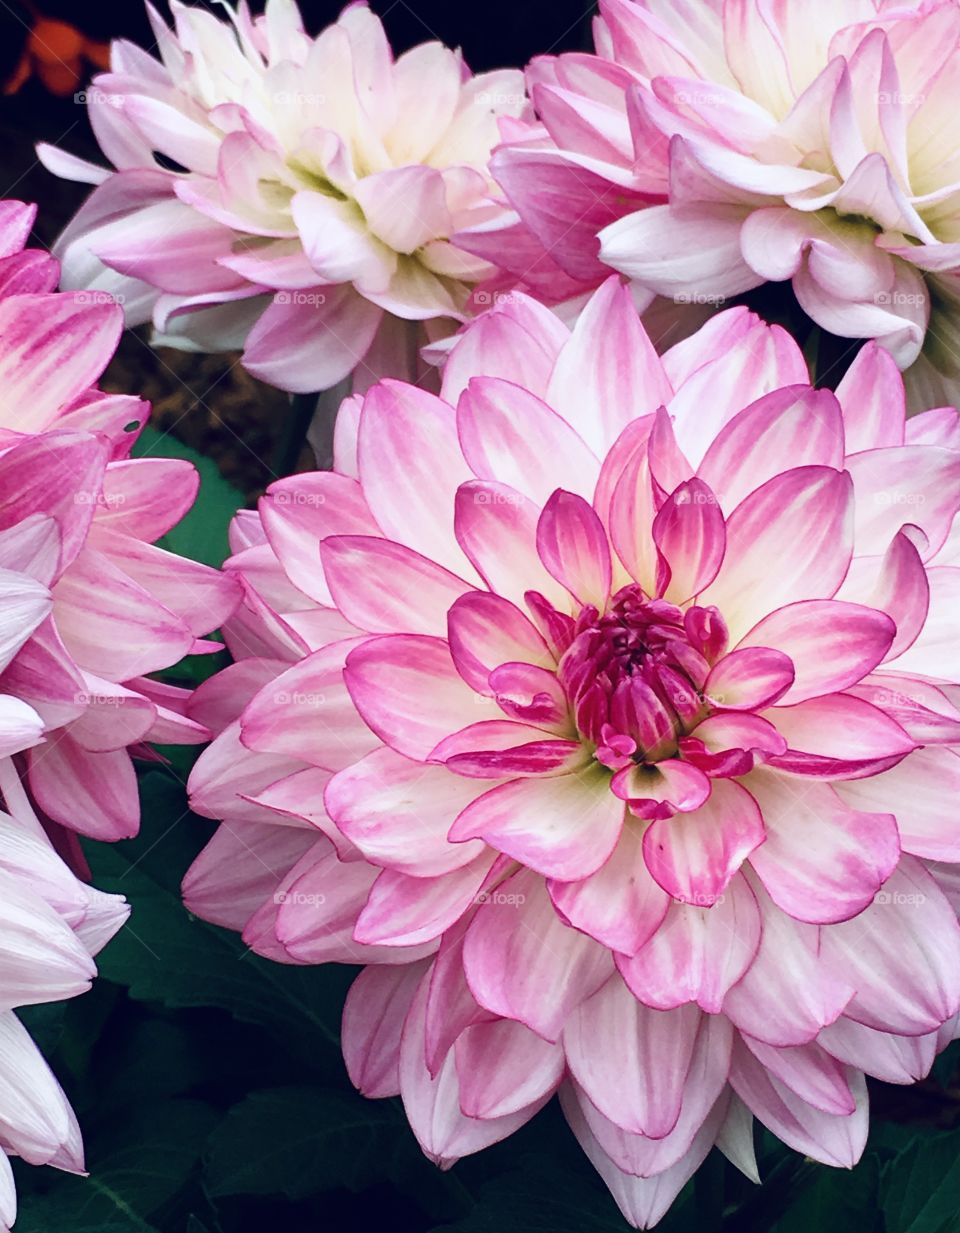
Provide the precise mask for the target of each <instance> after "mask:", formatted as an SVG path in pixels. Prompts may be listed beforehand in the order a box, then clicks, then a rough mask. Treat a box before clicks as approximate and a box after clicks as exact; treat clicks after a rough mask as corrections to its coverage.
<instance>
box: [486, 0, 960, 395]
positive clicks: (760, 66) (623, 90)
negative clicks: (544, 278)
mask: <svg viewBox="0 0 960 1233" xmlns="http://www.w3.org/2000/svg"><path fill="white" fill-rule="evenodd" d="M600 10H601V16H600V17H599V18H598V19H597V21H596V26H595V37H596V48H597V55H596V56H585V55H579V54H574V55H564V56H560V57H543V58H540V59H537V60H535V61H534V62H533V64H532V65H531V66H530V69H529V70H528V81H529V84H530V87H531V93H532V95H533V99H534V102H535V104H536V107H537V110H538V114H539V115H540V118H541V121H542V125H543V126H544V127H543V131H541V132H538V131H537V130H533V131H532V132H531V133H529V134H528V135H527V136H526V137H525V139H524V140H523V141H521V142H519V143H517V144H516V145H515V146H513V147H512V148H510V147H508V148H507V149H505V150H504V151H502V152H501V153H500V154H498V155H497V157H496V159H495V162H494V167H495V170H496V174H497V176H498V178H499V179H500V181H501V183H502V184H503V186H504V188H505V190H506V192H507V194H508V196H509V197H510V199H511V201H512V202H513V204H514V205H515V206H517V208H518V209H519V210H520V214H521V217H522V218H524V219H525V220H526V221H527V222H528V223H529V225H530V226H531V227H532V228H533V230H534V231H535V232H536V234H537V235H538V236H539V237H540V239H541V240H542V241H543V242H544V243H545V244H546V245H547V246H548V248H549V250H550V251H551V253H552V254H553V256H554V257H555V258H556V260H557V261H558V262H560V263H561V265H562V266H563V267H564V268H565V270H566V271H567V272H568V273H569V274H571V275H573V276H577V277H579V278H581V279H582V278H584V277H589V276H590V274H591V273H592V272H593V271H594V270H595V269H596V267H597V266H598V264H599V263H598V260H597V241H596V238H595V237H596V236H597V234H598V233H599V242H600V243H599V257H600V259H601V260H602V262H604V263H606V264H607V265H609V266H613V267H614V268H615V269H617V270H620V271H622V272H624V273H626V274H629V275H630V276H631V277H632V278H634V279H636V280H638V282H639V283H640V284H641V285H643V286H644V287H645V288H646V289H647V290H648V291H655V292H658V293H659V294H661V295H665V296H668V297H669V296H672V297H676V298H678V299H679V300H681V301H683V302H687V301H690V300H693V301H694V302H703V301H708V302H709V301H713V300H716V299H717V298H721V297H729V296H732V295H737V294H739V293H741V292H744V291H746V290H748V289H750V288H753V287H756V286H759V285H760V284H761V283H764V282H767V281H775V282H780V281H785V280H790V281H791V282H792V285H793V290H794V292H795V293H796V296H797V299H798V300H799V303H800V305H801V307H802V308H803V310H804V311H805V312H806V313H807V314H808V315H809V316H810V317H812V318H813V319H814V320H815V321H816V322H818V323H819V324H820V325H821V326H822V327H823V328H824V329H826V330H828V331H830V332H832V333H834V334H839V335H841V336H843V337H847V338H875V339H877V340H878V341H879V342H880V343H881V345H883V346H884V347H886V348H887V350H889V351H890V353H891V354H892V355H893V356H894V358H895V359H896V361H897V364H898V366H899V367H900V368H901V369H908V370H909V376H908V378H907V381H908V387H909V390H910V394H911V402H912V404H914V405H915V406H916V408H917V409H921V408H923V407H928V406H931V405H935V404H936V403H937V402H942V401H956V399H957V397H958V391H960V358H958V356H960V156H958V154H957V149H958V144H960V140H958V129H957V125H956V92H957V81H958V74H960V4H958V3H957V2H956V0H906V3H901V2H900V0H838V2H836V3H823V4H820V3H818V4H796V3H788V2H787V0H783V2H782V3H775V4H767V3H764V0H725V2H721V0H703V2H702V3H701V2H697V3H687V2H684V3H677V2H676V0H601V4H600ZM658 202H659V203H660V204H657V203H658ZM571 215H573V217H570V216H571Z"/></svg>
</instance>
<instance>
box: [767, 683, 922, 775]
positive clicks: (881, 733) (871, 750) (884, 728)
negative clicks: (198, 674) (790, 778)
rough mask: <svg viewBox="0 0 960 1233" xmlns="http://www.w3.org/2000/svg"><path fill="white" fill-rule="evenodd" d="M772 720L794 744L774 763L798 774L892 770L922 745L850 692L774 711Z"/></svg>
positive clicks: (843, 773) (771, 713) (870, 772)
mask: <svg viewBox="0 0 960 1233" xmlns="http://www.w3.org/2000/svg"><path fill="white" fill-rule="evenodd" d="M766 718H767V719H769V720H770V722H771V723H772V724H774V725H775V727H776V729H777V731H778V732H779V733H780V735H781V736H782V737H783V738H784V739H785V740H786V742H787V746H788V749H787V752H786V753H785V754H778V755H774V756H773V757H772V758H771V759H770V761H771V764H772V765H773V766H776V767H777V768H778V769H780V770H784V771H788V772H790V773H791V774H794V775H813V776H816V777H818V778H821V779H822V778H828V779H856V778H859V777H860V776H862V775H870V774H876V772H877V771H881V770H886V768H887V766H892V765H893V764H894V762H899V761H900V759H901V758H902V757H904V755H905V754H908V753H910V752H911V751H912V750H914V749H916V747H917V743H916V742H915V741H914V740H913V739H912V738H911V737H909V736H908V735H907V734H906V732H904V730H903V729H902V728H901V727H900V725H899V724H897V723H895V722H894V721H893V720H892V719H890V718H889V717H888V716H887V715H885V714H884V713H883V711H881V710H880V709H879V707H876V706H871V705H870V703H869V702H863V701H862V700H861V699H860V698H854V697H852V696H851V695H850V694H828V695H827V696H825V697H823V698H810V699H808V700H807V701H806V702H798V703H797V704H796V705H794V706H778V707H774V708H773V709H772V710H770V711H768V712H767V715H766Z"/></svg>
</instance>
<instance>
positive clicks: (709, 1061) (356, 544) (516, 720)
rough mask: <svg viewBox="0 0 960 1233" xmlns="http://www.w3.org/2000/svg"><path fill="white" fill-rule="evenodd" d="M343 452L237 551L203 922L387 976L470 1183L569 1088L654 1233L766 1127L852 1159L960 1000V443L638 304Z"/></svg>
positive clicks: (802, 1145)
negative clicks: (705, 1165)
mask: <svg viewBox="0 0 960 1233" xmlns="http://www.w3.org/2000/svg"><path fill="white" fill-rule="evenodd" d="M335 444H336V459H335V470H334V472H333V473H316V474H310V475H297V476H293V477H291V478H289V479H285V480H281V481H279V482H278V483H276V484H274V485H273V486H272V487H271V488H270V490H269V491H268V494H267V495H266V497H264V498H263V500H262V501H261V504H260V508H259V512H258V514H254V513H252V512H250V513H244V514H243V515H241V516H239V517H238V519H237V521H236V523H235V525H234V531H233V547H234V552H235V555H234V557H233V558H232V560H231V561H230V562H229V563H228V566H227V568H228V570H229V571H230V572H231V573H233V574H235V575H238V576H239V577H240V578H241V579H242V581H243V585H244V589H245V594H246V599H245V603H244V604H243V606H242V607H241V608H240V610H239V611H238V614H237V616H236V618H235V619H234V620H233V621H231V622H230V623H229V624H228V627H227V639H228V643H229V646H230V649H231V650H232V652H233V654H234V657H235V659H236V660H237V662H236V663H235V664H234V665H233V666H231V667H229V668H227V669H226V670H225V671H224V672H223V673H221V674H220V675H219V676H218V677H215V678H213V679H212V680H210V681H208V682H207V683H205V684H204V685H203V686H201V687H200V689H199V690H198V691H197V692H196V694H195V696H194V700H193V703H192V704H191V708H190V712H189V713H190V714H191V715H192V716H193V717H194V718H195V719H197V720H199V721H200V722H202V723H204V724H206V725H208V726H209V727H211V728H214V729H216V730H218V731H219V732H220V735H219V736H218V737H217V738H216V740H215V741H214V742H213V744H212V745H211V746H210V748H209V749H208V750H207V751H205V752H204V754H203V755H202V756H201V758H200V760H199V761H198V763H197V765H196V768H195V770H194V772H193V776H192V780H191V785H190V786H191V791H192V799H193V805H194V808H195V809H198V810H199V811H200V812H201V813H203V814H206V815H208V816H210V817H215V818H222V819H224V824H223V825H222V826H221V827H220V829H219V831H218V832H217V834H216V835H215V837H214V838H213V840H212V841H211V843H210V844H209V846H208V847H207V849H206V850H205V852H204V853H203V854H202V855H201V856H200V857H199V859H198V860H197V862H196V863H195V865H194V866H193V868H192V869H191V870H190V872H189V873H188V875H187V878H186V881H185V884H184V891H185V897H186V901H187V904H188V905H189V906H190V908H191V910H193V911H194V912H197V913H198V914H199V915H201V916H203V917H205V918H207V919H210V920H213V921H216V922H218V923H220V924H222V925H226V926H228V927H232V928H235V929H241V930H243V934H244V938H245V939H246V941H247V942H248V944H249V945H250V946H252V947H253V948H254V949H255V950H257V951H259V952H260V953H261V954H264V955H268V956H271V957H273V958H276V959H279V960H282V961H285V962H294V963H321V962H325V961H336V962H346V963H361V964H367V965H369V966H368V967H367V968H366V969H365V971H364V972H363V973H362V974H361V975H360V977H359V978H358V980H357V982H356V984H355V986H354V988H353V989H352V991H351V993H350V996H349V998H348V1001H347V1005H346V1011H345V1020H344V1032H343V1040H344V1050H345V1054H346V1060H347V1065H348V1068H349V1070H350V1073H351V1076H352V1077H353V1079H354V1081H355V1083H356V1084H357V1086H358V1087H359V1088H360V1089H361V1090H362V1091H364V1092H365V1093H367V1094H368V1095H371V1096H383V1095H388V1094H391V1093H396V1092H398V1091H399V1092H400V1094H401V1095H402V1097H403V1100H404V1104H405V1106H406V1110H407V1113H408V1116H409V1118H410V1122H411V1124H412V1126H413V1129H414V1132H415V1133H416V1135H417V1137H418V1139H419V1140H420V1142H421V1144H422V1146H423V1148H424V1150H425V1151H426V1152H427V1154H428V1155H429V1156H430V1157H431V1158H432V1159H434V1160H436V1161H437V1162H438V1163H440V1164H441V1165H443V1166H447V1165H449V1164H450V1163H452V1162H453V1161H454V1160H456V1159H457V1158H458V1157H460V1156H463V1155H466V1154H469V1153H471V1152H474V1151H477V1150H478V1149H480V1148H482V1147H484V1146H485V1145H487V1144H489V1143H492V1142H494V1141H496V1140H498V1139H501V1138H503V1137H504V1136H506V1135H508V1134H510V1133H511V1132H512V1131H513V1130H514V1129H515V1128H516V1127H517V1126H519V1125H521V1124H522V1123H523V1122H525V1121H526V1120H527V1119H528V1118H530V1117H531V1116H533V1114H534V1113H535V1112H536V1111H537V1110H538V1109H539V1108H540V1107H541V1106H542V1105H543V1104H544V1103H545V1101H547V1100H548V1099H549V1098H550V1096H551V1095H552V1094H553V1093H554V1092H555V1091H557V1090H558V1089H559V1091H560V1093H561V1100H562V1102H563V1105H564V1108H565V1110H566V1113H567V1117H568V1119H569V1121H570V1123H571V1126H572V1127H573V1130H574V1132H575V1134H576V1135H577V1136H578V1138H579V1139H580V1141H581V1143H582V1144H583V1147H584V1149H585V1151H586V1152H587V1154H588V1156H589V1157H590V1159H591V1160H592V1161H593V1162H594V1164H595V1165H596V1166H597V1168H598V1169H599V1171H600V1172H601V1174H602V1175H603V1177H604V1179H605V1180H606V1182H607V1183H608V1185H609V1186H610V1189H611V1190H612V1192H613V1194H614V1196H615V1197H616V1199H617V1202H618V1203H619V1204H620V1206H621V1208H622V1209H623V1212H624V1214H625V1215H626V1217H627V1219H629V1220H630V1221H631V1222H633V1223H634V1224H636V1225H638V1226H645V1225H648V1224H651V1223H654V1222H655V1221H656V1220H657V1219H659V1217H660V1216H661V1215H662V1214H663V1212H664V1211H665V1210H666V1208H667V1207H668V1205H669V1203H670V1202H671V1200H672V1198H673V1196H674V1195H675V1194H676V1193H677V1191H678V1190H679V1189H680V1187H681V1186H682V1185H683V1183H684V1182H685V1181H686V1179H687V1178H689V1177H690V1175H691V1174H692V1173H693V1171H694V1170H695V1169H696V1168H697V1166H698V1164H699V1163H700V1161H701V1160H702V1159H703V1158H704V1156H705V1155H706V1153H707V1151H708V1150H709V1148H710V1147H711V1145H712V1144H714V1143H715V1142H716V1143H717V1144H718V1145H719V1146H720V1147H721V1148H722V1149H723V1150H724V1151H725V1152H726V1153H727V1154H728V1155H729V1156H730V1157H731V1159H732V1160H734V1161H735V1162H736V1163H737V1164H738V1165H739V1166H741V1167H742V1168H743V1169H744V1170H745V1171H746V1172H747V1173H748V1175H752V1176H755V1174H756V1165H755V1162H754V1161H753V1152H752V1139H751V1134H750V1126H751V1120H752V1118H751V1115H755V1116H757V1117H758V1118H760V1119H761V1120H762V1121H763V1123H764V1124H765V1125H766V1126H768V1127H769V1128H770V1129H771V1130H772V1131H773V1132H774V1133H775V1134H777V1135H779V1136H780V1137H781V1138H782V1139H783V1140H784V1142H786V1143H788V1144H789V1145H791V1146H792V1147H794V1148H796V1149H797V1150H799V1151H801V1152H803V1153H804V1154H806V1155H809V1156H812V1157H814V1158H815V1159H817V1160H821V1161H824V1162H826V1163H829V1164H834V1165H846V1166H850V1165H852V1164H853V1163H854V1162H855V1160H856V1159H857V1158H858V1156H859V1154H860V1152H861V1150H862V1148H863V1145H864V1141H865V1137H866V1132H867V1103H866V1088H865V1084H864V1072H866V1073H867V1074H871V1075H876V1076H878V1077H881V1078H883V1079H886V1080H888V1081H892V1082H899V1083H908V1082H911V1081H912V1080H913V1079H916V1078H918V1077H920V1076H922V1075H924V1074H925V1073H926V1072H927V1070H928V1069H929V1067H930V1064H931V1062H932V1060H933V1057H934V1054H935V1052H936V1050H937V1049H938V1047H940V1046H942V1045H943V1044H945V1043H946V1042H947V1041H948V1040H949V1039H950V1038H951V1035H952V1033H953V1030H954V1015H955V1014H956V1012H957V1009H958V1004H960V928H958V924H957V918H956V913H955V911H954V908H953V906H952V901H953V902H956V894H957V887H958V879H957V870H956V862H958V861H960V830H958V826H957V819H956V809H955V807H954V805H953V803H952V802H953V800H954V799H955V795H956V792H957V790H958V788H960V760H958V757H957V754H956V752H955V747H956V745H957V742H958V741H960V710H958V709H957V702H958V700H960V693H958V686H957V682H958V680H960V661H958V650H960V646H958V639H957V631H956V626H955V619H954V617H953V615H952V614H953V613H955V611H956V604H957V600H958V596H960V569H958V568H957V567H956V565H955V561H956V553H957V546H958V542H960V541H958V538H957V535H958V532H957V529H956V514H957V511H958V508H960V427H958V417H957V413H956V412H955V411H953V410H948V409H941V410H935V411H930V412H928V413H927V414H926V415H922V416H919V417H916V418H914V419H913V420H911V421H910V422H909V423H907V422H906V421H905V411H904V396H903V383H902V380H901V379H900V377H899V376H898V373H897V370H896V367H895V365H894V363H893V361H892V359H891V357H890V356H889V354H888V353H887V352H886V351H884V350H883V349H882V348H880V347H878V346H877V344H875V343H871V344H868V345H867V346H866V347H865V348H864V349H863V350H862V352H861V353H860V355H859V356H858V358H857V360H856V362H855V364H854V365H853V367H852V368H851V369H850V372H849V374H848V376H847V377H846V378H845V379H844V381H843V382H842V383H841V385H840V387H839V389H838V391H837V393H836V395H834V394H833V393H830V392H828V391H825V390H815V389H813V388H811V386H810V384H809V378H808V371H807V368H806V365H805V363H804V360H803V357H802V355H801V354H800V352H799V350H798V348H797V346H796V344H795V343H794V342H793V341H792V340H791V339H790V337H789V336H788V335H787V334H785V333H784V331H782V330H781V329H779V328H778V327H776V326H774V327H770V326H768V325H765V324H764V323H762V322H761V321H759V320H758V319H757V318H756V317H754V316H753V315H752V314H750V313H749V312H748V311H747V310H746V309H744V308H738V309H733V310H730V311H727V312H723V313H720V314H718V315H717V316H715V317H714V318H713V319H712V320H711V321H710V322H709V323H708V324H707V325H706V326H705V327H704V328H703V329H702V330H700V331H699V332H698V333H697V334H696V335H694V336H693V337H691V338H690V339H687V340H685V341H684V342H683V343H681V344H679V345H678V346H677V347H675V348H673V349H671V350H670V351H668V352H667V353H666V355H665V356H664V357H663V359H662V360H661V359H660V358H658V357H657V355H656V354H655V352H654V350H653V348H652V346H651V345H650V343H649V340H648V338H647V337H646V335H645V333H644V331H643V329H642V326H641V325H640V323H639V320H638V317H637V315H636V312H635V309H634V306H633V304H632V303H631V301H630V297H629V295H628V293H627V291H626V290H625V289H624V288H623V287H621V286H620V285H619V283H618V281H617V280H616V279H615V278H611V279H610V280H609V281H608V282H607V283H605V284H604V285H603V286H602V287H601V289H600V290H599V291H598V292H597V293H596V294H595V295H594V297H593V298H592V299H591V300H590V302H589V304H588V305H587V307H586V309H585V311H584V312H583V314H582V315H581V316H580V318H579V320H578V322H577V324H576V326H575V328H574V329H573V331H572V332H571V331H569V330H568V329H567V328H566V327H565V326H564V325H562V324H561V323H560V322H559V321H558V320H557V318H556V317H555V316H554V315H553V314H552V313H551V312H550V311H549V310H547V309H545V308H544V307H542V306H541V305H539V304H537V303H536V302H535V301H533V300H529V299H527V298H526V297H523V296H515V297H513V299H512V300H510V301H509V302H506V303H502V304H501V305H499V306H498V307H495V308H493V309H492V310H491V311H490V312H489V313H487V314H486V315H484V316H483V317H481V318H480V319H478V320H477V321H476V322H474V323H473V324H471V325H470V326H468V327H467V329H466V331H465V332H464V334H463V336H462V337H461V339H460V341H459V342H458V343H457V345H456V346H455V347H454V349H453V350H452V352H451V355H450V357H449V359H448V362H447V364H446V367H445V370H444V383H443V389H442V393H441V396H440V397H435V396H433V395H431V394H428V393H425V392H424V391H422V390H419V389H417V388H414V387H412V386H409V385H406V384H403V383H399V382H393V381H384V382H382V383H381V384H379V385H377V386H375V387H374V388H373V389H371V390H370V391H369V392H368V393H367V395H366V397H365V398H364V399H363V400H361V399H359V398H355V399H352V400H348V401H347V402H346V403H345V404H344V406H343V408H342V410H341V413H340V417H339V420H338V424H337V438H336V443H335Z"/></svg>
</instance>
